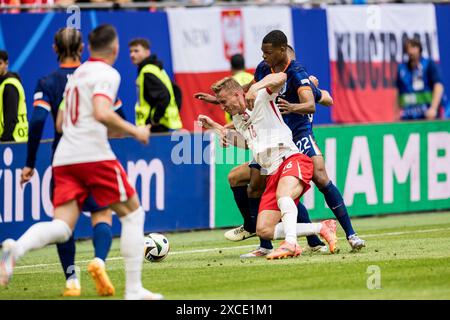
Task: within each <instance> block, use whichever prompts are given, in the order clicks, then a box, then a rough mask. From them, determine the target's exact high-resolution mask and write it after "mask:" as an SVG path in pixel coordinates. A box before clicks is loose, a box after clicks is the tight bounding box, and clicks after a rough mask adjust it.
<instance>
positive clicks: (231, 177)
mask: <svg viewBox="0 0 450 320" xmlns="http://www.w3.org/2000/svg"><path fill="white" fill-rule="evenodd" d="M228 183H229V184H230V187H237V186H238V183H239V176H238V174H237V173H236V172H235V171H231V172H230V173H229V174H228Z"/></svg>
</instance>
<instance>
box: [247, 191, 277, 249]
mask: <svg viewBox="0 0 450 320" xmlns="http://www.w3.org/2000/svg"><path fill="white" fill-rule="evenodd" d="M260 202H261V198H249V199H248V204H249V207H250V215H251V217H252V223H253V225H252V227H253V228H252V230H253V231H251V232H256V221H257V218H258V211H259V204H260ZM259 246H260V247H261V248H265V249H273V246H272V241H270V240H264V239H261V238H259Z"/></svg>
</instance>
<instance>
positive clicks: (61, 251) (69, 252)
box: [56, 235, 75, 280]
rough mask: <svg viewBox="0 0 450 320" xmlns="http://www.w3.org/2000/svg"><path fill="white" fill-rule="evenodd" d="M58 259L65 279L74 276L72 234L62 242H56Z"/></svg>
mask: <svg viewBox="0 0 450 320" xmlns="http://www.w3.org/2000/svg"><path fill="white" fill-rule="evenodd" d="M56 248H57V249H58V256H59V261H61V265H62V267H63V271H64V275H65V276H66V280H68V279H69V278H70V277H72V276H75V239H74V237H73V235H72V236H71V237H70V239H69V240H67V241H66V242H64V243H57V244H56Z"/></svg>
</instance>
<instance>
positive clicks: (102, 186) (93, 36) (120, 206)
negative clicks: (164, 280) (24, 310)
mask: <svg viewBox="0 0 450 320" xmlns="http://www.w3.org/2000/svg"><path fill="white" fill-rule="evenodd" d="M89 50H90V53H91V57H90V59H89V60H88V61H87V62H85V63H83V64H82V65H81V66H80V67H78V69H77V70H76V71H75V72H74V73H73V75H72V77H70V79H69V81H68V83H67V85H66V92H65V99H66V112H64V117H65V118H64V123H63V136H62V138H61V141H60V143H59V144H58V147H57V149H56V152H55V156H54V160H53V175H54V179H55V190H54V199H53V202H54V207H55V211H54V216H53V221H51V222H39V223H36V224H34V225H33V226H31V227H30V228H29V229H28V230H27V231H26V232H25V233H24V234H23V235H22V236H21V237H20V238H19V239H18V240H17V241H14V240H12V239H7V240H5V241H4V242H3V257H2V260H1V261H0V284H2V285H6V284H7V283H8V282H9V280H10V278H11V276H12V273H13V268H14V265H15V262H16V261H17V260H18V259H19V258H21V257H22V256H23V255H24V254H25V253H26V252H28V251H30V250H33V249H38V248H42V247H44V246H45V245H47V244H50V243H55V242H56V243H61V242H64V241H67V239H69V237H70V236H71V234H72V231H73V229H74V228H75V225H76V222H77V220H78V217H79V212H80V209H81V204H82V203H83V201H84V200H85V199H86V197H87V195H88V194H89V193H91V194H92V195H93V196H94V198H95V199H96V201H97V202H98V204H99V205H101V206H109V207H110V208H111V209H112V210H114V211H115V212H116V213H117V214H118V216H119V218H120V221H121V223H122V234H121V243H120V249H121V253H122V256H123V258H124V261H125V275H126V280H125V299H135V300H140V299H162V296H161V295H160V294H156V293H152V292H150V291H148V290H146V289H144V288H143V287H142V282H141V270H142V262H143V252H144V230H143V228H144V219H145V212H144V210H143V209H142V207H141V206H140V203H139V200H138V197H137V195H136V191H135V190H134V189H133V187H131V185H130V184H129V182H128V179H127V176H126V173H125V171H124V169H123V167H122V166H121V164H120V163H119V162H118V161H117V159H116V157H115V155H114V153H113V152H112V150H111V147H110V145H109V142H108V130H113V131H115V132H122V133H124V134H128V135H131V136H133V137H134V138H135V139H136V140H138V141H140V142H142V143H144V144H147V143H148V139H149V135H150V131H149V129H150V128H149V127H136V126H134V125H132V124H131V123H129V122H126V121H124V120H123V119H122V118H121V117H120V116H118V115H117V114H116V113H115V112H114V111H113V110H112V109H111V108H110V107H111V105H112V103H113V102H114V100H115V98H116V95H117V90H118V88H119V84H120V75H119V73H118V72H117V71H116V70H115V69H114V68H113V67H112V65H113V64H114V62H115V60H116V58H117V54H118V51H119V42H118V37H117V33H116V30H115V29H114V27H113V26H111V25H101V26H99V27H97V28H96V29H94V30H93V31H92V32H91V33H90V34H89Z"/></svg>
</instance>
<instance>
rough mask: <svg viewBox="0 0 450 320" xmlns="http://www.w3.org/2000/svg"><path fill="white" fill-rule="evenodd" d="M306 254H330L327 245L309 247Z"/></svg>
mask: <svg viewBox="0 0 450 320" xmlns="http://www.w3.org/2000/svg"><path fill="white" fill-rule="evenodd" d="M305 252H310V253H328V252H329V251H328V246H327V245H323V246H321V245H318V246H315V247H310V246H307V247H306V250H305Z"/></svg>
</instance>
